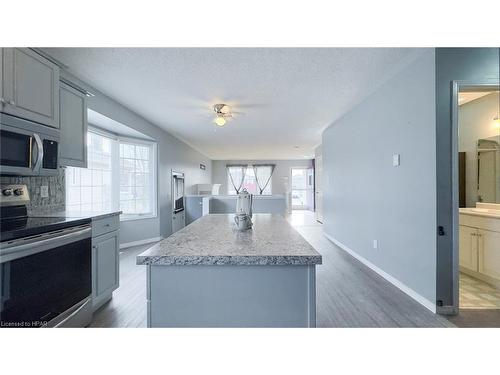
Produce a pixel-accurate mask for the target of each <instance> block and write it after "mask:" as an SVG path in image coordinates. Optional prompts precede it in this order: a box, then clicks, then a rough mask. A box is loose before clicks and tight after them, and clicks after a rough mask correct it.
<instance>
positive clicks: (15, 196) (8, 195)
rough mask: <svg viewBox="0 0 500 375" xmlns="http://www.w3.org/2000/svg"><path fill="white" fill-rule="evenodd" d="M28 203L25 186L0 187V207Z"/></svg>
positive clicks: (28, 197) (28, 198) (27, 193)
mask: <svg viewBox="0 0 500 375" xmlns="http://www.w3.org/2000/svg"><path fill="white" fill-rule="evenodd" d="M29 201H30V196H29V192H28V187H27V186H26V185H0V206H10V205H22V204H27V203H28V202H29Z"/></svg>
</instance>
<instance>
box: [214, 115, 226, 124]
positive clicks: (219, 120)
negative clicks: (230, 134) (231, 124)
mask: <svg viewBox="0 0 500 375" xmlns="http://www.w3.org/2000/svg"><path fill="white" fill-rule="evenodd" d="M214 122H215V124H216V125H217V126H224V125H226V119H225V118H224V117H221V116H217V117H216V118H215V120H214Z"/></svg>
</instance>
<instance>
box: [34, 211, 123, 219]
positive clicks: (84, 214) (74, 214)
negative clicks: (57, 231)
mask: <svg viewBox="0 0 500 375" xmlns="http://www.w3.org/2000/svg"><path fill="white" fill-rule="evenodd" d="M121 213H122V211H114V210H109V211H75V210H62V211H54V212H39V213H37V212H33V213H31V214H30V216H32V217H65V218H79V219H87V218H88V219H103V218H105V217H108V216H115V215H120V214H121Z"/></svg>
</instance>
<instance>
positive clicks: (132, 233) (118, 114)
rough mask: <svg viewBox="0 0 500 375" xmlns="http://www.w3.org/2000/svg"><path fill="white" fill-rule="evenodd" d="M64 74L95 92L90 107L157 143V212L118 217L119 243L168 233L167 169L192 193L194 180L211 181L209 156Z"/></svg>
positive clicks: (169, 193) (169, 206)
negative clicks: (179, 175) (148, 215)
mask: <svg viewBox="0 0 500 375" xmlns="http://www.w3.org/2000/svg"><path fill="white" fill-rule="evenodd" d="M65 75H66V76H67V78H69V79H70V80H73V81H75V82H77V83H78V84H80V85H81V86H83V87H85V88H87V90H89V91H91V92H92V93H94V94H95V96H94V97H90V98H89V99H88V107H89V108H90V109H92V110H94V111H96V112H98V113H100V114H102V115H105V116H107V117H109V118H111V119H113V120H115V121H118V122H120V123H122V124H124V125H126V126H128V127H130V128H133V129H135V130H137V131H139V132H141V133H143V134H145V135H147V136H149V137H151V138H153V139H154V140H155V141H156V142H157V143H158V216H157V217H156V218H151V219H141V220H132V221H122V222H121V225H120V243H122V244H123V243H129V242H135V241H139V240H144V239H149V238H153V237H159V236H163V237H167V236H169V235H170V234H171V233H172V220H171V215H172V201H171V170H172V169H174V170H176V171H181V172H184V173H185V183H186V194H194V193H195V185H196V184H203V183H211V176H212V171H211V166H212V162H211V160H210V159H209V158H208V157H207V156H205V155H203V154H201V153H199V152H198V151H196V150H194V149H193V148H191V147H190V146H188V145H187V144H186V143H184V142H182V141H181V140H179V139H177V138H175V137H174V136H172V135H170V134H169V133H167V132H166V131H164V130H163V129H160V128H159V127H157V126H155V125H154V124H152V123H150V122H149V121H147V120H146V119H144V118H143V117H141V116H139V115H137V114H136V113H134V112H132V111H131V110H129V109H128V108H126V107H124V106H122V105H121V104H119V103H118V102H116V101H114V100H113V99H111V98H109V97H108V96H106V95H104V94H103V93H101V92H99V91H98V90H96V89H94V88H93V87H91V86H89V85H87V84H86V83H85V82H82V81H81V80H78V79H76V78H75V77H73V76H71V75H69V74H67V73H65ZM165 115H168V114H167V113H165ZM200 163H203V164H205V165H206V170H204V171H203V170H201V169H200V167H199V165H200Z"/></svg>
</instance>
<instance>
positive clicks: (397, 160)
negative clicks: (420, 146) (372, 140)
mask: <svg viewBox="0 0 500 375" xmlns="http://www.w3.org/2000/svg"><path fill="white" fill-rule="evenodd" d="M399 164H400V157H399V154H393V155H392V166H393V167H399Z"/></svg>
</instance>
